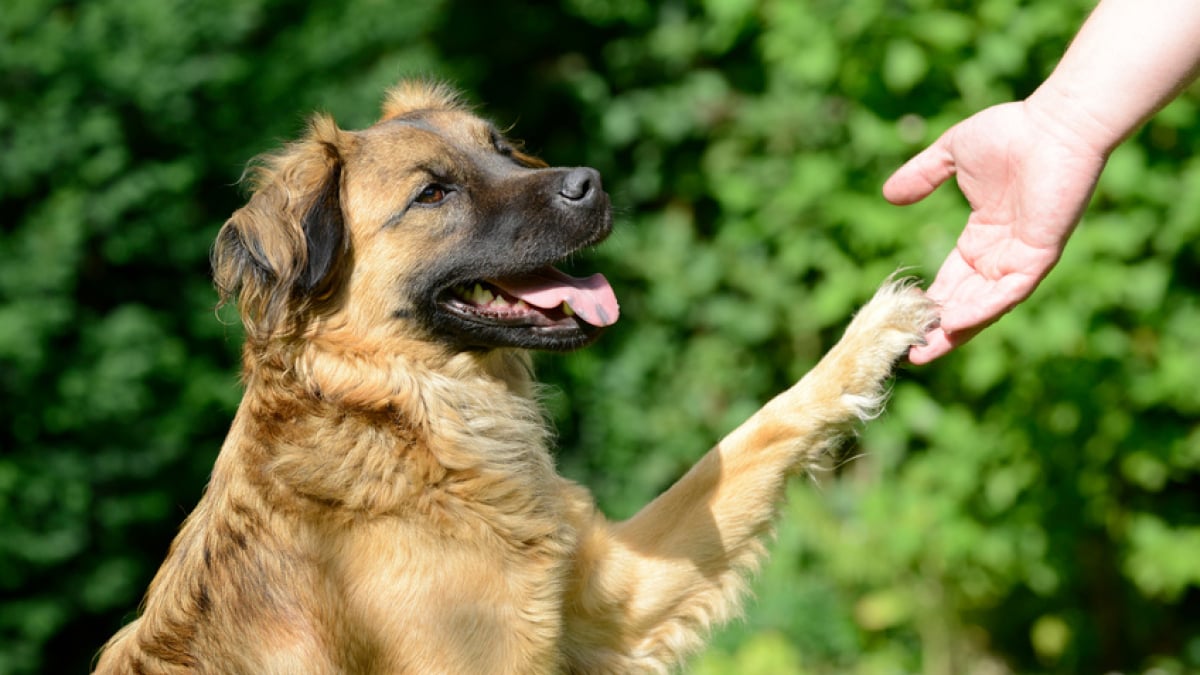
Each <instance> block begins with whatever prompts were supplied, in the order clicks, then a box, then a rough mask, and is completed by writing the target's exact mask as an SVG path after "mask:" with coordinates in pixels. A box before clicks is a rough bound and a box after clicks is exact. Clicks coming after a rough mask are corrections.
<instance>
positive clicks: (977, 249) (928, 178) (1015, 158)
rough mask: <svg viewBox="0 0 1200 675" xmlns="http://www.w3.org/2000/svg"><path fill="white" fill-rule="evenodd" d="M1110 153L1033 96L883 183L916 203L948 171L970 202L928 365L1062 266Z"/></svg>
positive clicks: (934, 288)
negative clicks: (1065, 250)
mask: <svg viewBox="0 0 1200 675" xmlns="http://www.w3.org/2000/svg"><path fill="white" fill-rule="evenodd" d="M1106 161H1107V154H1106V153H1105V152H1104V151H1102V150H1098V149H1097V148H1096V147H1095V145H1094V144H1091V143H1089V142H1087V140H1086V139H1085V138H1083V137H1082V136H1080V135H1078V134H1077V133H1076V132H1075V131H1074V130H1073V129H1072V128H1071V127H1070V126H1069V125H1066V124H1061V123H1059V122H1057V121H1056V119H1055V117H1054V115H1053V113H1052V112H1051V113H1046V112H1043V111H1041V110H1039V109H1038V108H1037V106H1036V105H1032V104H1031V103H1030V102H1028V101H1020V102H1014V103H1005V104H1002V105H998V106H994V107H991V108H988V109H986V110H983V111H981V112H979V113H977V114H976V115H974V116H972V117H969V118H967V119H966V120H963V121H962V122H960V123H959V124H957V125H955V126H954V127H951V128H950V129H949V130H948V131H947V132H946V133H944V134H942V136H941V138H939V139H938V140H937V141H935V142H934V143H933V145H931V146H929V147H928V148H926V149H925V150H924V151H922V152H921V153H919V154H917V155H916V156H914V157H913V158H912V159H910V160H909V161H908V162H906V163H905V164H904V166H902V167H900V168H899V169H898V170H897V171H896V172H895V173H894V174H892V176H891V177H890V178H889V179H888V180H887V182H886V183H885V184H884V186H883V194H884V197H885V198H886V199H887V200H888V201H890V202H892V203H893V204H900V205H904V204H912V203H914V202H917V201H920V200H921V199H924V198H925V197H926V196H928V195H929V194H930V193H931V192H933V190H934V189H935V188H937V186H939V185H941V184H942V183H943V182H945V181H946V179H947V178H949V177H950V176H956V177H957V182H958V187H959V189H960V190H961V191H962V193H963V195H964V196H965V197H966V198H967V201H968V202H969V204H970V206H971V215H970V217H969V218H968V219H967V225H966V227H965V228H964V229H963V232H962V235H960V236H959V238H958V243H957V245H956V246H955V248H954V250H953V251H951V253H950V255H949V257H947V258H946V261H945V262H944V263H943V264H942V267H941V269H940V270H938V274H937V277H936V278H935V279H934V282H933V284H931V285H930V287H929V290H928V295H929V297H930V298H932V299H933V300H935V301H937V302H938V303H939V304H940V305H941V325H940V326H939V327H937V328H935V329H933V330H932V331H930V333H929V334H928V335H926V342H927V344H925V345H923V346H919V347H914V348H913V349H912V350H911V351H910V353H909V360H911V361H912V362H913V363H915V364H923V363H928V362H930V361H933V360H934V359H936V358H938V357H940V356H942V355H944V354H946V353H947V352H949V351H951V350H952V349H954V348H955V347H958V346H959V345H961V344H963V343H965V342H967V341H968V340H970V339H971V338H973V337H974V336H975V335H976V334H978V333H979V332H980V331H981V330H983V329H984V328H986V327H987V326H989V325H991V324H992V323H994V322H995V321H996V320H997V319H999V318H1000V317H1001V316H1002V315H1003V314H1005V313H1006V312H1008V311H1009V310H1010V309H1012V308H1013V307H1015V306H1016V305H1017V304H1018V303H1020V302H1021V301H1022V300H1024V299H1025V298H1027V297H1029V295H1030V293H1032V292H1033V291H1034V289H1035V288H1037V286H1038V284H1039V283H1040V282H1041V281H1042V279H1043V278H1045V276H1046V275H1047V274H1048V273H1049V272H1050V269H1051V268H1053V267H1054V265H1055V263H1057V262H1058V259H1059V257H1060V255H1061V254H1062V250H1063V247H1064V246H1065V245H1066V243H1067V238H1068V237H1070V235H1071V232H1072V231H1073V230H1074V229H1075V225H1076V224H1077V223H1078V222H1079V219H1080V217H1081V216H1082V215H1083V211H1084V209H1085V208H1086V207H1087V203H1088V200H1089V199H1090V198H1091V195H1092V192H1093V191H1094V190H1095V186H1096V180H1097V179H1098V178H1099V176H1100V172H1101V171H1102V170H1103V169H1104V164H1105V162H1106Z"/></svg>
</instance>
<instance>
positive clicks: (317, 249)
mask: <svg viewBox="0 0 1200 675" xmlns="http://www.w3.org/2000/svg"><path fill="white" fill-rule="evenodd" d="M342 137H343V133H342V132H341V131H340V130H339V129H338V128H337V126H336V125H335V124H334V122H333V120H332V119H330V118H328V117H323V116H318V117H315V118H313V120H312V122H311V123H310V125H309V132H308V135H307V136H306V137H305V138H304V139H303V140H300V141H298V142H295V143H292V144H290V145H288V146H287V147H285V148H284V149H283V150H282V151H281V152H279V153H276V154H273V155H267V156H264V157H263V158H261V159H260V160H259V162H258V164H257V165H256V166H255V167H253V168H252V169H251V180H252V184H253V186H254V189H255V190H254V194H253V195H252V196H251V197H250V201H249V202H248V203H247V204H246V205H245V206H243V207H242V208H240V209H238V210H237V211H236V212H234V214H233V216H231V217H230V218H229V220H228V221H226V222H225V225H224V226H223V227H222V228H221V231H220V233H219V234H218V235H217V241H216V243H215V244H214V245H213V250H212V267H213V278H214V280H215V281H216V285H217V289H218V291H219V292H220V294H221V302H222V303H225V302H228V301H229V300H230V299H234V298H236V300H237V303H238V309H239V311H240V313H241V316H242V322H243V323H244V324H245V326H246V334H247V336H248V337H250V338H251V339H253V340H262V339H266V338H269V337H270V336H271V335H273V334H277V333H280V332H284V331H289V330H296V329H298V328H300V327H301V325H302V324H303V321H304V318H305V317H304V314H305V312H306V310H308V309H309V308H310V307H311V306H312V304H313V303H314V302H315V301H318V300H321V299H324V298H327V297H328V296H329V295H331V294H332V292H333V290H334V289H333V285H334V284H333V282H334V281H335V280H336V276H337V274H336V272H337V268H338V266H339V264H340V263H341V261H342V260H343V259H344V258H345V257H346V250H347V245H348V243H349V238H348V237H347V236H346V232H345V225H344V222H343V218H342V208H341V200H340V193H341V178H342V154H341V150H340V148H341V147H342V145H343V142H342V141H343V138H342Z"/></svg>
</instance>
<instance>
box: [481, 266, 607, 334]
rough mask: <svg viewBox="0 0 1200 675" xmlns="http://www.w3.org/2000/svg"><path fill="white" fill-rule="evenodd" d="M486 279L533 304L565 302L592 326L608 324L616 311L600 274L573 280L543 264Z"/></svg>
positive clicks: (543, 307)
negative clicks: (516, 273) (517, 274)
mask: <svg viewBox="0 0 1200 675" xmlns="http://www.w3.org/2000/svg"><path fill="white" fill-rule="evenodd" d="M488 282H489V283H492V284H495V285H496V286H499V287H500V289H501V290H502V291H504V292H505V293H508V294H509V295H512V296H515V297H517V298H520V299H521V300H524V301H525V302H526V303H528V304H530V305H533V306H534V307H541V308H542V309H550V308H552V307H558V306H559V305H561V304H562V303H564V302H565V303H567V304H568V305H569V306H570V307H571V309H572V310H573V311H574V312H575V313H576V314H577V315H579V318H581V319H583V320H584V321H586V322H588V323H590V324H592V325H593V326H611V325H612V324H614V323H616V322H617V316H618V315H619V314H620V307H619V306H618V305H617V296H616V295H615V294H614V293H613V289H612V286H609V285H608V280H607V279H605V278H604V275H603V274H593V275H592V276H590V277H588V278H586V279H577V278H575V277H572V276H569V275H566V274H563V273H562V272H559V271H558V270H556V269H554V268H553V267H546V268H543V269H540V270H538V271H537V272H533V273H532V274H526V275H524V276H520V277H505V278H504V279H488Z"/></svg>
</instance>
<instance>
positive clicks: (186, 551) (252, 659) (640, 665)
mask: <svg viewBox="0 0 1200 675" xmlns="http://www.w3.org/2000/svg"><path fill="white" fill-rule="evenodd" d="M418 112H419V113H420V116H421V119H422V120H423V122H422V124H423V125H424V126H423V127H422V129H418V130H416V131H414V129H413V127H412V126H411V125H410V126H407V127H404V128H403V129H402V128H401V127H402V126H403V125H395V124H388V123H387V122H388V121H391V120H400V119H407V118H411V116H412V115H414V114H416V113H418ZM490 129H491V127H490V126H489V125H486V124H485V123H484V122H482V121H481V120H479V119H478V118H477V117H475V116H474V115H472V114H470V113H469V112H467V111H466V110H465V109H464V107H463V106H462V105H461V104H460V103H459V101H458V98H457V96H456V95H455V94H454V93H453V92H452V91H450V90H448V89H446V88H444V87H440V86H436V85H428V84H422V83H406V84H402V85H400V86H399V87H397V88H396V89H394V90H393V91H392V92H391V93H390V94H389V96H388V99H387V103H386V104H385V108H384V116H383V119H382V120H381V121H380V123H378V124H376V125H375V126H372V127H371V128H369V129H366V130H363V131H358V132H351V131H344V130H341V129H339V128H338V127H337V126H336V125H335V124H334V122H333V121H332V120H331V119H329V118H327V117H317V118H315V119H314V121H313V122H312V124H311V125H310V128H309V131H308V133H307V135H306V136H305V137H304V138H303V139H302V140H300V141H298V142H296V143H294V144H291V145H289V146H287V147H286V148H284V149H283V150H282V151H280V152H279V153H277V154H274V155H271V156H268V157H266V158H265V159H263V160H262V161H261V162H259V163H258V164H257V166H256V168H254V169H253V172H252V183H253V187H254V190H255V192H254V195H253V197H252V198H251V200H250V202H249V203H248V204H247V205H246V206H245V207H243V208H242V209H240V210H239V211H238V212H237V213H235V214H234V215H233V217H231V218H230V220H229V221H228V223H226V225H225V227H224V228H223V229H222V232H221V235H220V236H219V237H218V241H217V244H216V245H215V248H214V255H213V259H214V271H215V277H216V281H217V284H218V287H219V288H220V289H221V290H222V292H223V293H224V294H225V295H226V296H231V295H236V296H237V298H236V299H237V301H238V306H239V309H240V312H241V315H242V318H243V321H244V323H245V326H246V335H247V337H246V346H245V351H244V364H243V366H244V368H243V370H244V373H243V376H244V381H245V387H246V391H245V396H244V399H243V401H242V403H241V406H240V408H239V410H238V413H237V416H236V418H235V419H234V421H233V425H232V429H231V430H230V433H229V436H228V438H227V440H226V442H225V444H224V446H223V447H222V449H221V454H220V456H219V457H218V459H217V462H216V465H215V467H214V469H213V473H212V479H211V482H210V484H209V486H208V489H207V491H206V493H205V495H204V497H203V499H202V500H201V502H200V504H199V505H198V506H197V508H196V509H195V511H194V512H193V513H192V514H191V515H190V516H189V517H188V518H187V520H186V522H185V523H184V524H183V526H182V529H181V531H180V533H179V535H178V537H177V538H176V540H175V542H174V544H173V545H172V547H171V550H170V553H169V554H168V556H167V559H166V561H165V562H164V563H163V566H162V568H161V569H160V570H159V572H158V574H157V576H156V577H155V579H154V581H153V582H152V584H151V586H150V589H149V591H148V593H147V596H146V599H145V602H144V607H143V610H142V613H141V617H140V618H139V619H137V620H135V621H134V622H132V623H130V624H129V625H127V626H125V627H124V628H123V629H122V630H121V631H120V632H119V633H117V635H116V636H114V637H113V638H112V639H111V640H110V641H109V643H108V644H107V645H106V646H105V648H104V650H103V652H102V654H101V656H100V659H99V663H98V668H97V672H99V673H185V672H187V673H191V672H195V673H254V674H267V673H279V674H285V673H287V674H292V673H314V674H326V673H328V674H333V673H414V674H422V675H423V674H427V673H639V672H666V671H669V670H671V669H672V668H675V667H677V666H678V665H679V664H681V663H682V661H683V660H684V659H685V658H686V657H687V655H689V654H690V653H692V652H694V651H695V650H696V649H697V648H698V647H699V646H700V645H701V643H702V641H703V640H704V638H705V636H706V635H707V634H708V633H709V631H710V629H711V628H712V627H713V626H715V625H717V624H720V623H722V622H725V621H727V620H729V619H730V618H731V617H734V616H735V615H736V614H737V613H738V612H739V605H740V600H741V598H742V596H743V594H744V591H745V587H746V578H747V575H748V574H750V573H752V572H753V571H754V570H755V568H756V567H757V565H758V564H759V562H760V561H761V559H762V557H763V555H764V546H763V539H764V536H765V535H767V534H768V532H769V531H770V528H771V522H772V519H773V518H774V516H775V514H776V509H777V504H778V503H779V501H780V498H781V496H782V494H783V491H784V486H785V482H786V480H787V478H788V476H789V475H792V474H795V473H797V472H798V471H801V470H803V468H804V467H805V466H806V465H807V464H808V463H809V462H811V461H812V460H813V459H814V458H816V457H818V456H819V455H820V454H821V453H823V452H825V451H826V450H827V449H829V448H830V447H831V446H833V445H835V444H836V443H837V442H838V439H839V438H840V437H841V435H842V434H843V433H845V431H846V430H847V429H848V428H850V427H851V426H852V425H853V424H854V423H855V422H857V421H859V420H861V419H865V418H866V417H868V416H870V415H872V414H873V413H874V412H875V411H877V410H878V408H879V406H880V405H881V403H882V399H883V393H884V388H883V387H884V382H885V380H886V378H887V377H888V376H889V373H890V370H891V368H892V366H893V363H894V362H895V360H896V359H897V358H899V357H900V356H901V355H903V354H904V353H905V352H906V351H907V349H908V347H909V346H910V345H911V344H913V343H914V342H916V341H917V340H919V339H920V336H921V335H922V334H923V333H924V331H925V329H926V328H927V326H928V325H929V324H930V323H931V322H932V321H933V320H934V317H933V309H932V306H931V304H930V302H929V301H928V300H926V299H925V297H924V296H923V294H921V293H920V291H919V290H917V289H915V288H913V287H912V286H911V285H909V284H902V283H893V282H889V283H887V284H885V285H884V287H883V288H882V289H881V290H880V291H879V293H878V294H877V295H876V297H875V298H874V299H873V300H872V301H871V302H870V304H868V305H867V306H866V307H865V308H864V309H863V310H862V311H860V312H859V314H858V315H857V317H856V318H855V319H854V321H853V322H852V323H851V325H850V327H849V328H848V330H847V332H846V335H845V337H844V338H843V339H842V340H841V342H840V343H839V344H838V345H837V346H836V347H835V348H834V349H833V350H832V351H831V352H830V353H829V354H828V355H827V356H826V357H825V358H824V359H823V360H822V361H821V362H820V363H819V364H818V365H817V366H816V368H815V369H814V370H813V371H812V372H811V373H809V374H808V375H807V376H806V377H805V378H804V379H803V380H801V381H800V382H799V383H798V384H796V385H795V386H793V387H792V388H791V389H789V390H787V391H785V392H783V393H782V394H780V395H779V396H778V397H777V398H775V399H774V400H772V401H771V402H770V403H768V404H767V405H766V406H765V407H763V408H762V409H761V410H760V411H759V412H758V413H756V414H755V415H754V416H753V417H751V418H750V420H748V421H747V422H746V423H745V424H743V425H742V426H741V427H739V428H738V429H737V430H735V431H734V432H732V433H731V434H730V435H729V436H728V437H726V438H725V439H724V440H722V441H721V442H720V443H719V444H718V445H717V446H716V447H715V448H714V449H713V450H712V451H711V452H709V453H708V454H707V455H705V456H704V457H703V459H701V460H700V461H699V463H697V464H696V465H695V467H694V468H693V469H692V470H691V471H690V472H688V474H687V475H686V476H684V477H683V478H682V479H681V480H680V481H679V482H678V483H677V484H676V485H674V486H673V487H672V488H671V489H670V490H668V491H667V492H666V493H665V494H663V495H662V496H660V497H659V498H658V499H656V500H654V501H653V502H652V503H650V504H649V505H648V506H646V507H645V508H644V509H643V510H642V511H641V512H639V513H638V514H637V515H636V516H634V517H633V518H631V519H630V520H628V521H625V522H609V521H608V520H606V519H605V518H604V516H603V515H601V514H600V513H599V512H597V510H596V508H595V506H594V504H593V501H592V499H591V498H590V496H589V494H588V492H587V491H586V490H585V489H584V488H582V487H580V486H579V485H576V484H574V483H572V482H570V481H568V480H566V479H564V478H562V477H560V476H558V475H557V473H556V472H555V468H554V463H553V460H552V459H551V456H550V453H549V451H548V444H549V434H548V432H547V429H546V425H545V423H544V420H543V413H542V411H541V409H540V408H539V406H538V403H537V401H536V400H535V397H534V395H533V382H532V379H531V375H530V372H531V371H530V363H529V359H528V356H527V355H526V353H525V351H524V350H520V349H491V350H461V349H454V348H451V347H450V346H448V345H447V344H445V343H444V342H440V341H438V340H433V339H430V338H429V336H428V334H427V333H426V332H425V331H423V330H422V329H420V328H419V327H418V326H415V325H413V324H412V322H410V321H406V320H403V319H404V313H403V312H399V313H397V312H396V311H395V308H394V307H393V305H392V304H391V303H392V301H393V300H394V299H395V297H396V294H397V293H399V292H401V291H398V290H397V289H403V288H405V284H406V283H407V282H408V281H409V280H410V278H411V277H412V274H413V273H410V272H409V270H410V269H412V268H416V267H419V264H418V263H420V262H421V261H424V260H428V259H436V258H437V257H438V256H445V255H449V252H450V251H451V250H452V249H453V247H455V246H456V245H458V244H459V243H460V242H458V241H457V240H456V238H455V236H453V235H450V236H440V237H435V236H433V235H432V234H429V235H420V234H419V233H421V232H435V231H437V226H438V222H437V221H436V218H437V215H436V214H437V212H436V211H434V210H429V215H427V214H426V213H425V211H422V212H421V213H418V214H417V215H415V216H412V217H414V218H426V219H427V220H428V222H425V221H422V222H420V223H417V224H416V225H413V226H411V227H410V225H408V224H406V225H404V227H406V228H409V229H407V230H405V236H397V235H396V233H395V232H392V231H390V230H389V229H388V228H387V227H384V226H382V224H384V223H386V222H388V221H389V219H390V218H393V215H394V213H395V212H396V208H397V204H396V199H398V197H396V195H398V194H400V193H402V192H404V191H405V190H406V189H408V188H407V187H405V186H409V183H411V182H412V181H414V180H418V179H417V178H412V177H411V175H410V174H411V173H412V169H411V167H412V166H414V165H415V163H418V162H427V161H450V162H456V161H469V160H470V159H471V157H470V156H468V155H470V153H472V152H478V153H485V152H492V149H491V148H492V145H493V144H494V143H493V141H494V139H489V134H490V133H493V132H491V131H489V130H490ZM418 132H419V133H418ZM456 148H457V150H456ZM462 148H469V149H473V150H469V151H468V150H462ZM456 153H457V154H456ZM463 153H466V154H463ZM517 154H518V161H521V162H522V163H524V164H525V165H527V166H530V167H535V166H538V164H537V162H536V161H535V160H532V159H531V158H527V157H524V156H523V155H519V153H517ZM460 155H461V156H460ZM409 187H411V186H409ZM321 200H326V201H328V202H329V203H328V204H326V206H328V207H329V208H330V209H333V210H336V211H337V213H338V214H339V215H337V217H338V218H341V219H343V220H344V229H345V233H346V238H345V240H344V241H335V242H334V243H333V244H332V245H331V246H326V248H329V249H331V250H332V251H333V253H332V255H331V256H329V259H328V260H323V261H322V260H318V261H314V258H315V257H318V256H319V255H321V254H319V253H318V252H317V251H315V250H311V249H314V247H313V246H312V245H311V243H310V242H309V241H308V240H307V238H306V234H305V227H306V225H305V218H306V216H305V214H306V213H309V212H310V211H312V210H313V209H314V208H320V207H321ZM406 217H407V216H406ZM314 265H315V267H314ZM314 269H315V270H316V271H313V270H314ZM306 275H307V276H306ZM397 317H400V319H397Z"/></svg>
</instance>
